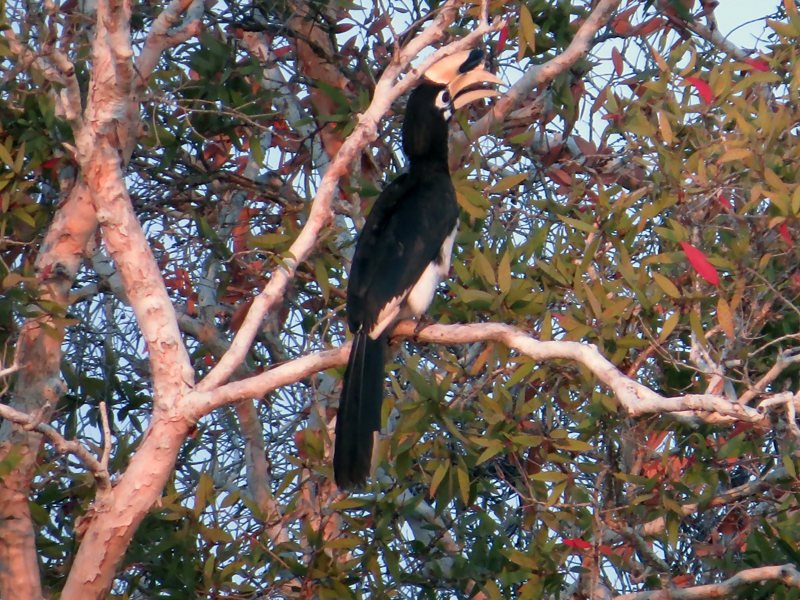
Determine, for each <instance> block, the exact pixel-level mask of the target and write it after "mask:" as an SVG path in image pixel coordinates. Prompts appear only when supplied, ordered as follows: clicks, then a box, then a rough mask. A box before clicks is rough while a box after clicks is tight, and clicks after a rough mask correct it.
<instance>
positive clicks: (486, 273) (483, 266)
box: [473, 252, 497, 285]
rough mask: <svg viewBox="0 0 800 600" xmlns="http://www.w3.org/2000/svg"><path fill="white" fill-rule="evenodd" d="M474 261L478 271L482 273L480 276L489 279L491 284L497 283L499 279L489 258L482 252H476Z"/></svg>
mask: <svg viewBox="0 0 800 600" xmlns="http://www.w3.org/2000/svg"><path fill="white" fill-rule="evenodd" d="M473 261H474V266H475V268H476V271H477V272H478V273H479V274H480V276H481V277H483V278H484V279H485V280H486V281H488V282H489V283H490V284H491V285H496V284H497V280H496V279H495V276H494V268H493V267H492V264H491V263H490V262H489V259H488V258H486V257H485V256H484V255H483V254H482V253H481V252H476V253H475V257H474V258H473Z"/></svg>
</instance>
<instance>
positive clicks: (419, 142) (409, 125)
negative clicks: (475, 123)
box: [403, 83, 448, 174]
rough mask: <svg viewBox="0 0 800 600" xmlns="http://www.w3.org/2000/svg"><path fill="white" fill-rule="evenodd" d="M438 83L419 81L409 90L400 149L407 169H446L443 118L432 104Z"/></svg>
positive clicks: (444, 122)
mask: <svg viewBox="0 0 800 600" xmlns="http://www.w3.org/2000/svg"><path fill="white" fill-rule="evenodd" d="M443 89H444V87H443V86H441V85H436V84H432V83H422V84H420V85H419V86H417V88H416V89H415V90H414V91H413V92H412V93H411V97H410V98H409V99H408V107H407V108H406V116H405V119H404V120H403V151H404V152H405V153H406V156H408V162H409V165H410V169H409V171H410V172H411V173H420V174H424V173H428V172H434V171H435V172H441V171H444V172H448V167H447V154H448V149H447V136H448V131H447V121H445V119H444V116H443V115H442V111H441V110H440V109H439V108H437V106H436V97H437V95H438V94H439V92H441V91H442V90H443Z"/></svg>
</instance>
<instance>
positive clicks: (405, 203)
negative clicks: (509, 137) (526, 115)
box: [333, 50, 503, 489]
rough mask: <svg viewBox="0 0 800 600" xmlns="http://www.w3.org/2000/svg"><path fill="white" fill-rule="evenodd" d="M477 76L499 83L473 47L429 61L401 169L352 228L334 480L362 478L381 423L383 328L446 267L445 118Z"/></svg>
mask: <svg viewBox="0 0 800 600" xmlns="http://www.w3.org/2000/svg"><path fill="white" fill-rule="evenodd" d="M478 83H499V84H502V83H503V82H502V81H501V80H500V79H499V78H498V77H496V76H495V75H493V74H492V73H489V72H488V71H486V70H485V69H484V67H483V53H482V52H481V51H480V50H473V51H471V52H470V51H466V52H460V53H457V54H453V55H451V56H449V57H447V58H444V59H442V60H440V61H438V62H437V63H435V64H434V65H433V66H432V67H431V68H430V69H429V70H428V71H426V72H425V74H424V79H423V80H422V82H421V83H420V84H419V85H418V86H417V87H416V88H415V89H414V91H413V92H412V93H411V96H410V97H409V99H408V105H407V108H406V115H405V119H404V120H403V152H404V153H405V154H406V156H407V157H408V163H409V168H408V171H407V172H406V173H403V174H402V175H400V176H398V177H397V178H396V179H395V180H394V181H392V182H391V183H390V184H389V185H388V186H386V188H385V189H384V190H383V192H381V194H380V196H378V199H377V200H376V201H375V204H374V205H373V207H372V210H371V211H370V213H369V216H368V217H367V221H366V224H365V225H364V228H363V229H362V231H361V234H360V235H359V238H358V242H357V244H356V251H355V254H354V255H353V263H352V267H351V269H350V279H349V281H348V285H347V323H348V325H349V327H350V331H351V332H352V333H353V334H355V336H354V339H353V345H352V349H351V350H350V360H349V362H348V364H347V371H346V372H345V375H344V382H343V387H342V396H341V400H340V401H339V412H338V415H337V419H336V443H335V448H334V455H333V470H334V475H335V479H336V484H337V485H338V486H339V487H340V488H343V489H345V488H354V487H358V486H361V485H363V484H364V483H365V482H366V480H367V477H368V476H369V474H370V470H371V466H372V453H373V447H374V445H375V443H376V440H377V434H378V431H380V428H381V404H382V403H383V383H384V363H385V357H384V355H385V350H386V346H387V342H388V335H389V333H390V331H391V330H390V327H391V326H392V325H393V324H394V323H395V322H397V321H399V320H401V319H406V318H411V317H419V316H421V315H422V314H423V313H424V312H425V311H426V310H427V309H428V306H429V305H430V303H431V300H433V294H434V292H435V290H436V287H437V286H438V285H439V283H440V282H441V281H442V279H443V278H444V277H445V276H446V275H447V273H448V272H449V270H450V253H451V251H452V249H453V242H454V241H455V237H456V229H457V225H458V202H457V201H456V191H455V188H454V187H453V182H452V180H451V179H450V171H449V169H448V166H447V159H448V144H447V138H448V128H447V121H448V119H449V118H450V117H451V116H452V114H453V111H455V110H457V109H458V108H461V107H462V106H464V105H466V104H468V103H469V102H472V101H474V100H477V99H478V98H485V97H488V96H493V95H498V94H497V92H495V91H493V90H487V89H472V90H470V89H468V88H469V87H470V86H472V85H473V84H478Z"/></svg>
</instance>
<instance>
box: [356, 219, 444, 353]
mask: <svg viewBox="0 0 800 600" xmlns="http://www.w3.org/2000/svg"><path fill="white" fill-rule="evenodd" d="M457 231H458V226H456V227H455V228H454V229H453V231H452V232H451V233H450V235H448V236H447V238H446V239H445V240H444V244H442V249H441V250H440V251H439V257H438V258H439V260H438V261H433V262H432V263H430V264H429V265H428V266H427V267H426V268H425V271H423V273H422V276H421V277H420V278H419V279H418V280H417V282H416V283H415V284H414V285H413V286H412V287H411V289H409V290H406V291H405V292H404V293H402V294H400V295H399V296H395V297H394V298H392V299H391V300H390V301H389V303H388V304H387V305H386V306H384V307H383V310H381V312H380V314H379V315H378V320H377V323H376V324H375V327H373V328H372V331H370V332H369V337H371V338H372V339H373V340H374V339H377V338H378V336H380V335H381V334H382V333H383V332H384V331H385V330H386V328H387V327H389V326H390V325H391V324H392V323H394V322H395V321H399V320H401V319H407V318H410V317H414V318H416V317H419V316H421V315H422V314H423V313H424V312H425V311H426V310H428V307H429V306H430V305H431V301H432V300H433V295H434V294H435V293H436V288H437V287H439V284H440V283H441V282H442V280H443V279H444V278H445V277H447V274H448V273H449V272H450V257H451V254H452V253H453V243H454V242H455V240H456V233H457Z"/></svg>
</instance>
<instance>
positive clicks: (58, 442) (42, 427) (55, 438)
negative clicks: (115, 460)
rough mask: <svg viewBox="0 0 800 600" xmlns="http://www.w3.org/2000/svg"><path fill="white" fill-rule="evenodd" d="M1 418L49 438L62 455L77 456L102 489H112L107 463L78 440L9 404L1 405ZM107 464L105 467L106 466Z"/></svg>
mask: <svg viewBox="0 0 800 600" xmlns="http://www.w3.org/2000/svg"><path fill="white" fill-rule="evenodd" d="M0 417H3V418H4V419H7V420H9V421H11V422H13V423H16V424H18V425H22V426H23V427H24V428H25V429H27V430H28V431H37V432H39V433H41V434H43V435H44V436H45V437H47V438H48V439H49V440H50V441H51V442H52V443H53V446H55V447H56V450H58V451H59V452H61V454H72V455H74V456H76V457H77V458H78V459H79V460H80V461H81V462H82V463H83V464H84V466H85V467H86V470H87V471H89V472H90V473H91V474H92V475H93V476H94V478H95V480H96V481H97V484H98V486H99V487H100V488H101V489H109V488H110V487H111V479H110V477H109V475H108V468H107V462H108V461H103V462H101V461H99V460H97V457H95V456H94V454H92V453H91V452H90V451H89V449H88V448H86V447H85V446H84V445H83V444H81V443H80V442H79V441H78V440H68V439H66V438H65V437H64V436H63V435H61V434H60V433H59V432H58V431H57V430H56V429H55V428H53V427H51V426H50V425H48V424H47V423H42V422H41V421H40V420H39V419H38V418H37V417H34V416H32V415H29V414H28V413H25V412H22V411H21V410H16V409H14V408H11V407H10V406H8V405H7V404H0ZM104 462H105V465H104Z"/></svg>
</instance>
